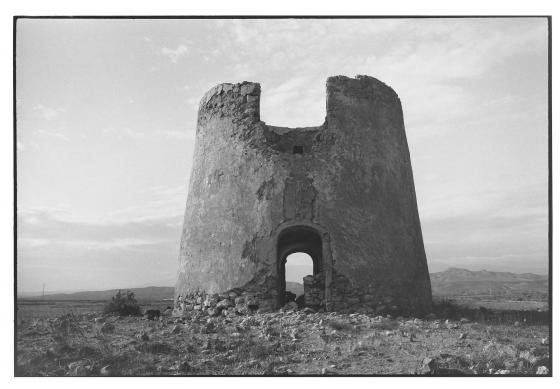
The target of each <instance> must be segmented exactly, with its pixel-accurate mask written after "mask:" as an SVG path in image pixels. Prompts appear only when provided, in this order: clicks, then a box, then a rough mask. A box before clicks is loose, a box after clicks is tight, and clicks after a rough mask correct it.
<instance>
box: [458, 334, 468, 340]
mask: <svg viewBox="0 0 560 389" xmlns="http://www.w3.org/2000/svg"><path fill="white" fill-rule="evenodd" d="M459 339H461V340H463V339H467V334H465V333H461V335H459Z"/></svg>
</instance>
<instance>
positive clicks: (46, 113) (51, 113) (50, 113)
mask: <svg viewBox="0 0 560 389" xmlns="http://www.w3.org/2000/svg"><path fill="white" fill-rule="evenodd" d="M33 110H34V111H37V112H38V113H39V115H40V116H41V117H42V118H43V119H45V120H53V119H55V118H56V117H57V116H59V115H60V114H61V113H62V112H65V111H66V110H65V109H63V108H51V107H45V106H44V105H42V104H38V105H36V106H34V107H33Z"/></svg>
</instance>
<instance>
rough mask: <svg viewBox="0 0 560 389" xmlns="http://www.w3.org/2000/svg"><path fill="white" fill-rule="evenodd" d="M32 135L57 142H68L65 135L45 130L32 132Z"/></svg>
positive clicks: (68, 139)
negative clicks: (56, 140)
mask: <svg viewBox="0 0 560 389" xmlns="http://www.w3.org/2000/svg"><path fill="white" fill-rule="evenodd" d="M33 134H35V135H40V136H46V137H49V138H54V139H58V140H61V141H64V142H70V138H69V137H67V136H66V135H64V134H62V133H60V132H54V131H47V130H35V131H34V132H33Z"/></svg>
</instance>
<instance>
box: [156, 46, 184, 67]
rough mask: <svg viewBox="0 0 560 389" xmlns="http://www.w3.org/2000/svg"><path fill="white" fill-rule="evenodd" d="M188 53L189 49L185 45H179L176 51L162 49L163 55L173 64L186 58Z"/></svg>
mask: <svg viewBox="0 0 560 389" xmlns="http://www.w3.org/2000/svg"><path fill="white" fill-rule="evenodd" d="M188 52H189V49H188V48H187V46H185V45H179V46H177V47H176V48H174V49H170V48H168V47H163V48H162V49H161V54H163V55H165V56H166V57H168V58H169V59H170V60H171V62H173V63H177V62H178V61H179V59H180V58H181V57H183V56H185V55H186V54H187V53H188Z"/></svg>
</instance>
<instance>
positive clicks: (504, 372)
mask: <svg viewBox="0 0 560 389" xmlns="http://www.w3.org/2000/svg"><path fill="white" fill-rule="evenodd" d="M494 374H495V375H506V374H511V371H510V370H507V369H500V370H497V371H496V372H495V373H494Z"/></svg>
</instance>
